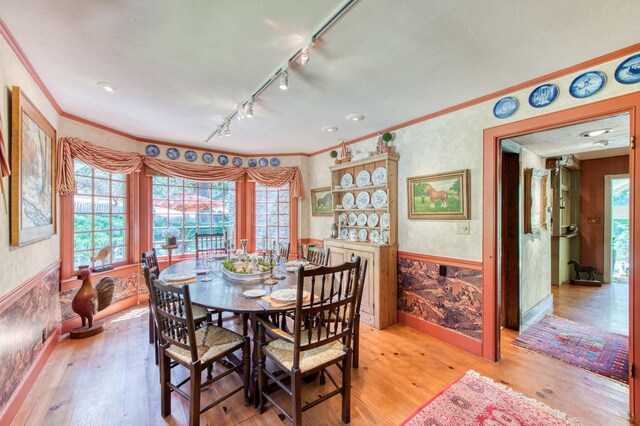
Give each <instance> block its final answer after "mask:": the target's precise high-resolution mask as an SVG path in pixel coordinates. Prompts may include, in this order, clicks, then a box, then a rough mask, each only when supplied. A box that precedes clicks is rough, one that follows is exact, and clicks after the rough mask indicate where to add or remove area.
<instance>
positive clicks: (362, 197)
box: [356, 191, 371, 209]
mask: <svg viewBox="0 0 640 426" xmlns="http://www.w3.org/2000/svg"><path fill="white" fill-rule="evenodd" d="M370 201H371V196H370V195H369V193H368V192H367V191H362V192H360V193H358V197H357V198H356V206H357V207H358V208H359V209H366V208H367V205H368V204H369V202H370Z"/></svg>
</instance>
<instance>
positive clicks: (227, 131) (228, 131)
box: [224, 119, 231, 136]
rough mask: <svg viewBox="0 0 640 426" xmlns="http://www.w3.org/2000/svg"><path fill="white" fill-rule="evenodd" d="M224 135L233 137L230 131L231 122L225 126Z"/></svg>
mask: <svg viewBox="0 0 640 426" xmlns="http://www.w3.org/2000/svg"><path fill="white" fill-rule="evenodd" d="M224 135H225V136H231V130H230V129H229V120H228V119H227V122H226V123H225V124H224Z"/></svg>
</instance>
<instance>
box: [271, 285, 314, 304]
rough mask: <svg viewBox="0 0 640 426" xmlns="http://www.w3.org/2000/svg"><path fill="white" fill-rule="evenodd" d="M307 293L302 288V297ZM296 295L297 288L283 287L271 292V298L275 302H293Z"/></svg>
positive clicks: (307, 293)
mask: <svg viewBox="0 0 640 426" xmlns="http://www.w3.org/2000/svg"><path fill="white" fill-rule="evenodd" d="M308 295H309V292H308V291H307V290H302V298H303V299H304V298H305V297H307V296H308ZM297 296H298V289H297V288H283V289H282V290H276V291H274V292H273V293H271V298H272V299H273V300H275V301H277V302H283V303H288V302H295V301H296V297H297Z"/></svg>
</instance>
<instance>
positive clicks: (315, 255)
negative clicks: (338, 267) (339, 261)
mask: <svg viewBox="0 0 640 426" xmlns="http://www.w3.org/2000/svg"><path fill="white" fill-rule="evenodd" d="M307 261H309V262H310V263H313V264H314V265H318V266H327V265H329V248H328V247H327V248H322V247H315V246H309V247H308V248H307Z"/></svg>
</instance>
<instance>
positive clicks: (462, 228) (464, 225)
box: [456, 222, 471, 235]
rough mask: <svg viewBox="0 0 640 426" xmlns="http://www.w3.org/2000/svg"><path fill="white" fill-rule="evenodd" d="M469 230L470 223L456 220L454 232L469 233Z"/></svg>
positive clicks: (459, 233)
mask: <svg viewBox="0 0 640 426" xmlns="http://www.w3.org/2000/svg"><path fill="white" fill-rule="evenodd" d="M470 231H471V225H470V224H469V222H456V234H458V235H469V232H470Z"/></svg>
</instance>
